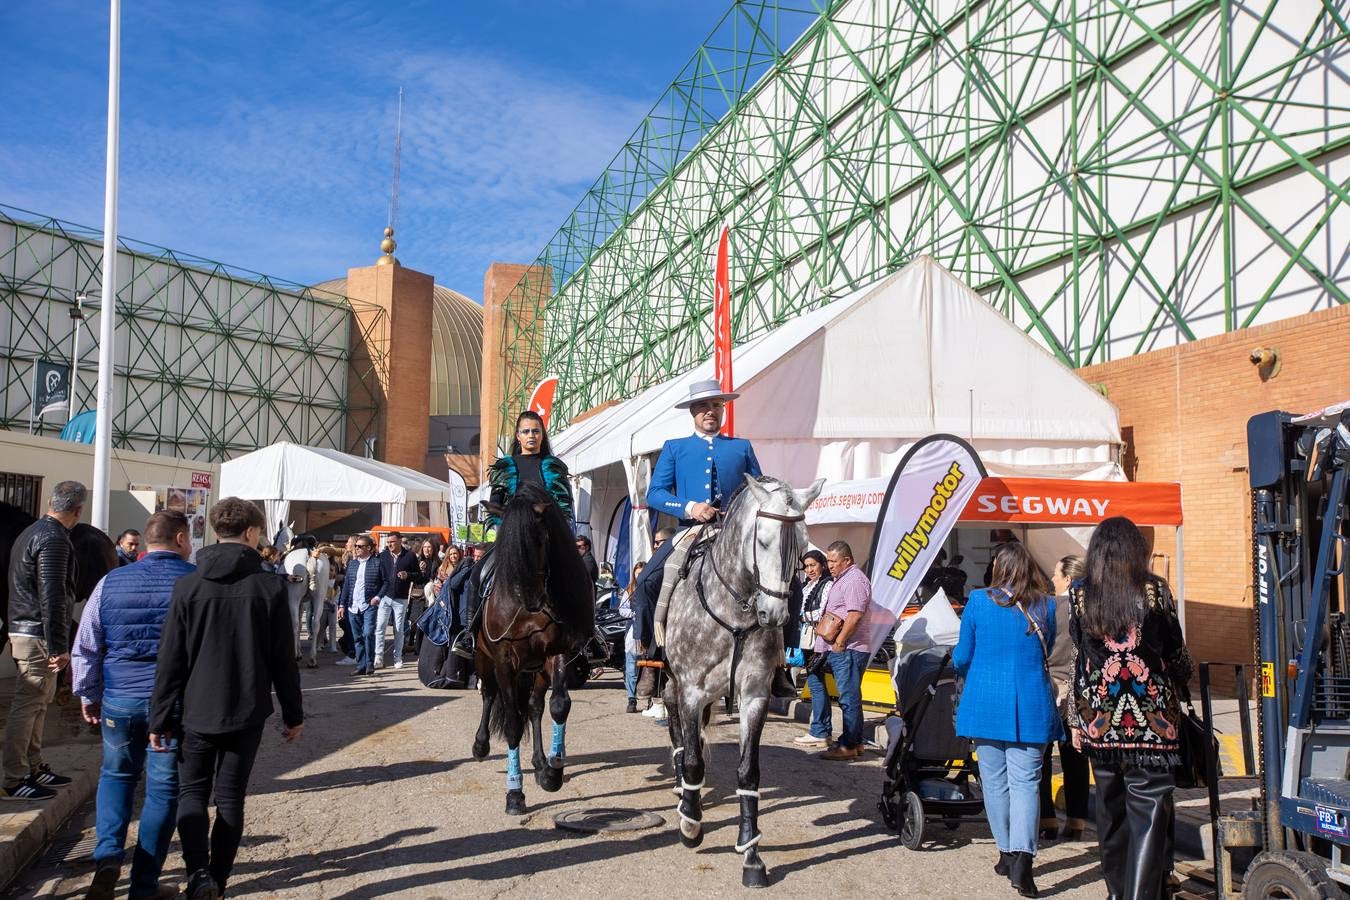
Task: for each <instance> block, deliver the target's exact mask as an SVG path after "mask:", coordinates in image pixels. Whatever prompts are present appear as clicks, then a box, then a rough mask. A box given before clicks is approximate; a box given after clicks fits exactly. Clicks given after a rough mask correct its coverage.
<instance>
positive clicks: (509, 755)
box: [506, 747, 523, 791]
mask: <svg viewBox="0 0 1350 900" xmlns="http://www.w3.org/2000/svg"><path fill="white" fill-rule="evenodd" d="M522 784H523V781H522V780H521V777H520V748H519V747H510V748H508V749H507V751H506V789H507V790H508V791H518V790H520V788H521V785H522Z"/></svg>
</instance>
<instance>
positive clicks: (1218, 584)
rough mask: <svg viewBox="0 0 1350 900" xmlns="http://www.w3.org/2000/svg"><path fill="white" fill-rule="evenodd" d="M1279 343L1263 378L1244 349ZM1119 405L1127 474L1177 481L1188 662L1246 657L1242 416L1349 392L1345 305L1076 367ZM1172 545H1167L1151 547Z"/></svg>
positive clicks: (1306, 407)
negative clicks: (1273, 365) (1275, 363)
mask: <svg viewBox="0 0 1350 900" xmlns="http://www.w3.org/2000/svg"><path fill="white" fill-rule="evenodd" d="M1263 346H1264V347H1273V348H1274V349H1276V350H1277V351H1279V355H1280V368H1279V371H1278V373H1277V374H1275V375H1274V376H1273V377H1271V378H1269V379H1265V380H1263V379H1262V378H1261V375H1260V373H1259V371H1258V370H1257V367H1256V366H1254V365H1252V363H1251V362H1250V360H1249V359H1248V354H1249V353H1250V352H1251V350H1252V349H1253V348H1256V347H1263ZM1078 374H1079V375H1080V376H1082V378H1083V379H1084V380H1085V381H1087V382H1089V383H1092V384H1101V385H1104V386H1105V389H1106V393H1107V396H1108V397H1109V398H1110V399H1111V401H1112V402H1113V403H1115V405H1116V406H1117V408H1119V410H1120V424H1121V429H1122V436H1123V438H1124V440H1125V443H1126V448H1125V454H1124V463H1125V466H1126V470H1127V473H1128V474H1129V476H1130V478H1131V479H1133V480H1139V481H1178V482H1180V483H1181V488H1182V503H1183V506H1184V514H1185V530H1184V553H1185V558H1184V562H1183V569H1184V575H1185V600H1186V631H1187V640H1188V642H1189V643H1190V645H1191V649H1192V652H1193V654H1194V655H1195V657H1196V659H1197V660H1212V661H1225V662H1226V661H1232V662H1244V661H1245V662H1250V661H1251V660H1252V658H1253V636H1254V632H1253V615H1252V597H1251V549H1250V541H1251V536H1250V529H1251V521H1250V519H1251V509H1250V492H1249V489H1248V486H1247V420H1248V419H1249V418H1250V417H1251V416H1253V415H1255V414H1256V413H1260V412H1265V411H1267V410H1271V409H1284V410H1288V411H1291V412H1310V411H1312V410H1315V409H1320V408H1321V407H1324V406H1328V405H1330V404H1332V403H1335V402H1338V401H1341V400H1346V399H1350V307H1340V308H1336V309H1329V310H1323V311H1319V312H1315V313H1309V314H1307V315H1303V316H1299V317H1297V318H1293V319H1285V320H1283V321H1280V322H1273V323H1271V324H1269V325H1262V326H1259V327H1255V328H1248V329H1245V330H1243V331H1240V332H1234V333H1232V334H1225V335H1219V336H1216V337H1212V338H1207V339H1205V340H1202V341H1195V342H1193V343H1190V344H1185V345H1181V346H1177V347H1169V348H1167V349H1165V350H1157V351H1154V352H1152V353H1145V354H1142V355H1139V356H1132V357H1129V358H1127V359H1121V360H1116V361H1113V362H1109V363H1103V364H1101V365H1096V366H1087V367H1085V368H1082V369H1079V370H1078ZM1157 549H1158V550H1160V551H1166V552H1167V553H1169V554H1170V553H1171V552H1172V551H1171V548H1170V547H1164V546H1162V545H1159V546H1158V547H1157Z"/></svg>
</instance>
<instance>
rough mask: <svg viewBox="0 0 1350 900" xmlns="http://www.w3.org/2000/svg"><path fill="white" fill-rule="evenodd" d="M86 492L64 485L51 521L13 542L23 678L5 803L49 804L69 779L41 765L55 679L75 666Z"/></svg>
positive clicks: (8, 733)
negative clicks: (78, 538) (78, 542)
mask: <svg viewBox="0 0 1350 900" xmlns="http://www.w3.org/2000/svg"><path fill="white" fill-rule="evenodd" d="M85 494H86V491H85V488H84V485H82V484H80V483H79V482H78V481H62V482H60V483H59V484H57V485H56V487H55V488H53V489H52V496H51V500H50V501H49V502H48V504H47V514H46V515H45V516H43V517H42V518H41V519H38V520H37V521H36V522H34V523H33V524H32V525H29V526H28V527H27V528H26V529H24V530H23V532H22V533H21V534H20V535H19V537H18V538H17V539H16V540H15V541H14V548H13V550H11V551H10V557H9V610H8V615H7V616H6V618H7V619H8V620H9V640H10V645H11V647H12V648H13V650H14V663H15V665H16V666H18V669H19V677H18V679H17V680H16V681H15V682H14V700H13V702H12V703H10V706H9V718H8V719H7V720H6V722H5V743H4V751H3V759H4V770H5V775H4V788H3V790H0V797H3V798H4V799H5V800H30V801H31V800H50V799H51V798H52V797H55V796H56V792H55V791H53V790H52V788H58V787H65V786H66V785H68V784H70V781H71V780H70V779H69V778H67V777H66V776H65V775H57V774H56V773H55V772H53V771H52V770H51V769H50V768H49V767H48V766H47V765H46V764H45V763H44V762H43V761H42V730H43V728H45V727H46V724H47V706H48V704H50V703H51V702H52V697H53V696H55V694H56V676H57V674H58V673H60V671H61V670H62V669H64V668H65V667H66V666H68V665H69V664H70V617H71V613H72V611H73V610H74V607H75V548H74V546H72V544H71V543H70V529H72V528H74V527H75V523H76V522H78V521H80V511H81V510H82V509H83V508H84V498H85Z"/></svg>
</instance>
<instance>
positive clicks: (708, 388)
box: [675, 378, 740, 409]
mask: <svg viewBox="0 0 1350 900" xmlns="http://www.w3.org/2000/svg"><path fill="white" fill-rule="evenodd" d="M739 396H740V394H737V393H728V392H726V391H724V390H722V385H721V384H720V383H719V382H718V380H717V379H716V378H709V379H708V380H707V381H695V382H694V383H693V384H691V385H689V399H687V400H681V401H680V402H679V403H676V404H675V408H676V409H688V408H689V407H691V406H693V405H694V404H695V403H698V402H699V401H701V400H727V401H730V400H735V399H736V398H737V397H739Z"/></svg>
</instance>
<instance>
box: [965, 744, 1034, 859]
mask: <svg viewBox="0 0 1350 900" xmlns="http://www.w3.org/2000/svg"><path fill="white" fill-rule="evenodd" d="M1044 752H1045V745H1044V744H1023V743H1014V742H1012V741H987V740H980V739H978V738H977V739H976V740H975V754H976V756H977V757H978V758H979V763H980V785H981V786H982V787H983V788H984V814H985V815H986V816H988V818H989V830H990V831H992V832H993V833H994V843H996V844H998V849H999V850H1000V851H1003V852H1006V853H1018V852H1021V853H1030V854H1031V855H1032V856H1035V855H1036V825H1037V824H1038V823H1039V821H1040V815H1041V798H1040V785H1041V759H1042V757H1043V756H1044Z"/></svg>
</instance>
